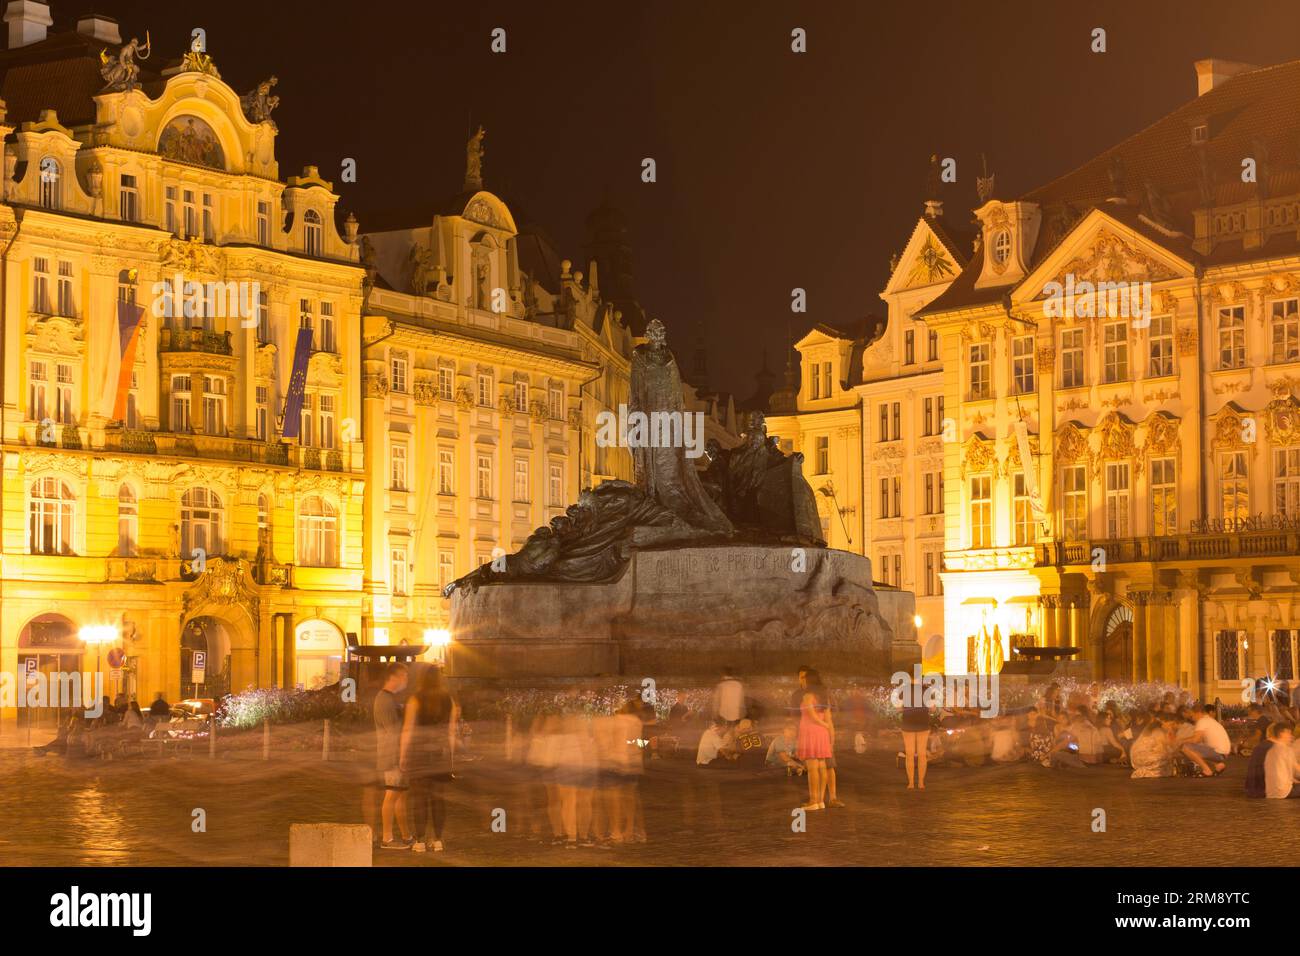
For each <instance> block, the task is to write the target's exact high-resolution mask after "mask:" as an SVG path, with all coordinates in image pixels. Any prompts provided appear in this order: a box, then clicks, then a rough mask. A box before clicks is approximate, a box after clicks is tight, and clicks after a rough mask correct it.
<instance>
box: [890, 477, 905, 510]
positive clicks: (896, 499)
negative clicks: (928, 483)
mask: <svg viewBox="0 0 1300 956" xmlns="http://www.w3.org/2000/svg"><path fill="white" fill-rule="evenodd" d="M889 490H890V492H891V497H892V500H893V505H894V507H893V515H894V517H895V518H899V517H902V514H903V479H902V478H900V477H899V476H898V475H895V476H894V477H892V478H890V479H889Z"/></svg>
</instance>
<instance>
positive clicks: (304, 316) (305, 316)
mask: <svg viewBox="0 0 1300 956" xmlns="http://www.w3.org/2000/svg"><path fill="white" fill-rule="evenodd" d="M298 328H299V330H301V329H311V347H312V349H313V350H315V348H316V310H315V309H314V308H313V307H312V303H311V299H299V300H298Z"/></svg>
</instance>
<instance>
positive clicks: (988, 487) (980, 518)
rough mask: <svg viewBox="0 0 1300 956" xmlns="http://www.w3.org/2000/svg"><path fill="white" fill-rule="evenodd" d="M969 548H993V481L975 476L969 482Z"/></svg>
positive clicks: (988, 477)
mask: <svg viewBox="0 0 1300 956" xmlns="http://www.w3.org/2000/svg"><path fill="white" fill-rule="evenodd" d="M970 532H971V540H970V546H971V547H972V548H991V547H992V546H993V479H992V477H991V476H989V475H976V476H975V477H973V478H971V480H970Z"/></svg>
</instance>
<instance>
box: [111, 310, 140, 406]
mask: <svg viewBox="0 0 1300 956" xmlns="http://www.w3.org/2000/svg"><path fill="white" fill-rule="evenodd" d="M142 318H144V309H143V308H141V307H140V306H138V305H136V304H135V303H134V302H123V301H122V300H120V299H119V300H118V303H117V321H116V322H114V323H113V327H112V330H111V332H110V338H111V340H112V341H111V342H110V343H109V347H108V349H109V351H108V354H109V360H108V375H107V381H106V382H105V386H106V387H105V389H104V392H105V395H104V400H105V401H104V403H105V404H106V405H108V404H111V406H112V413H111V414H110V415H109V416H108V420H109V421H111V422H120V421H123V420H124V419H125V418H126V398H127V395H128V394H129V393H130V391H131V370H132V369H133V368H135V350H136V346H137V344H138V343H139V341H140V324H141V322H140V320H141V319H142ZM114 357H116V359H117V365H116V367H114V365H113V359H114Z"/></svg>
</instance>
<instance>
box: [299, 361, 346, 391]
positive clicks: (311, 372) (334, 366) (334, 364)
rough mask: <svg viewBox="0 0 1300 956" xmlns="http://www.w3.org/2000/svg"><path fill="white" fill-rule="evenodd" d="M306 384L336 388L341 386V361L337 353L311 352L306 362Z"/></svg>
mask: <svg viewBox="0 0 1300 956" xmlns="http://www.w3.org/2000/svg"><path fill="white" fill-rule="evenodd" d="M307 384H308V385H312V386H324V387H326V388H337V387H339V386H340V385H342V384H343V359H342V358H341V357H340V356H339V354H338V353H337V352H313V353H312V354H311V357H310V358H309V359H308V360H307Z"/></svg>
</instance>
